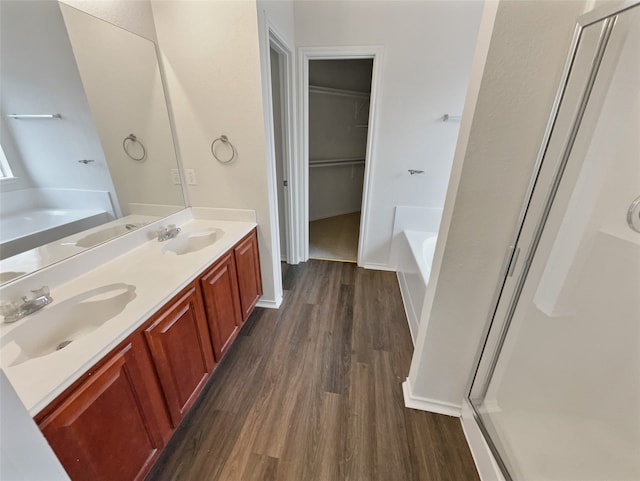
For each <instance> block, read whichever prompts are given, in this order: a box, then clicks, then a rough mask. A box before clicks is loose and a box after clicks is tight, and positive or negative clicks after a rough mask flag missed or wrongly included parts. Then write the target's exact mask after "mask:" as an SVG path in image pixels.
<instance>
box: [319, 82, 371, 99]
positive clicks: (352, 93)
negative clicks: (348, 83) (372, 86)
mask: <svg viewBox="0 0 640 481" xmlns="http://www.w3.org/2000/svg"><path fill="white" fill-rule="evenodd" d="M309 93H315V94H325V95H337V96H341V97H356V98H360V99H369V96H370V94H369V92H358V91H357V90H345V89H334V88H331V87H320V86H319V85H309Z"/></svg>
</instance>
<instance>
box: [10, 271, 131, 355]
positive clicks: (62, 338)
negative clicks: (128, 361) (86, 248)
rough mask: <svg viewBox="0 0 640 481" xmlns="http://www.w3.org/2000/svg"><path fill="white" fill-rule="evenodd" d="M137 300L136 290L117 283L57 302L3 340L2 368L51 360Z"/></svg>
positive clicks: (23, 321)
mask: <svg viewBox="0 0 640 481" xmlns="http://www.w3.org/2000/svg"><path fill="white" fill-rule="evenodd" d="M135 298H136V288H135V286H132V285H129V284H124V283H115V284H109V285H105V286H102V287H98V288H96V289H91V290H89V291H86V292H83V293H82V294H78V295H77V296H74V297H72V298H70V299H67V300H66V301H63V302H61V303H59V304H56V303H55V302H54V303H53V304H51V305H49V306H47V307H45V308H44V309H42V310H41V311H39V312H36V313H35V314H32V315H30V316H28V317H25V318H24V319H21V320H20V321H18V322H19V323H21V325H20V326H18V327H16V328H15V329H14V330H12V331H11V332H9V333H7V335H6V336H3V337H2V338H1V339H0V364H1V365H2V366H6V367H13V366H17V365H19V364H22V363H24V362H26V361H29V360H31V359H35V358H39V357H43V356H47V355H49V354H52V353H54V352H56V351H59V350H61V349H64V348H65V347H67V346H68V345H69V344H71V343H73V342H75V341H78V340H79V339H81V338H82V337H84V336H86V335H87V334H90V333H91V332H93V331H95V330H96V329H98V328H99V327H100V326H102V325H103V324H104V323H105V322H107V321H108V320H110V319H113V318H114V317H115V316H117V315H118V314H120V313H121V312H122V311H123V310H124V308H125V307H126V306H127V304H129V302H131V301H132V300H133V299H135Z"/></svg>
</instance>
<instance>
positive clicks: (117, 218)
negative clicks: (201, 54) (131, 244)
mask: <svg viewBox="0 0 640 481" xmlns="http://www.w3.org/2000/svg"><path fill="white" fill-rule="evenodd" d="M0 9H1V10H2V11H1V12H0V14H1V15H0V19H1V22H2V24H1V26H0V27H1V28H0V35H1V38H0V48H1V49H2V50H1V52H0V54H1V56H0V62H1V65H0V74H1V75H2V79H1V99H0V106H1V112H0V145H1V146H2V149H3V151H4V154H5V155H6V160H7V162H6V167H3V169H2V171H3V173H4V172H5V170H6V171H7V172H9V174H7V175H3V176H2V178H0V283H3V282H7V281H9V280H12V279H15V278H16V277H19V276H21V275H23V274H25V273H30V272H33V271H34V270H37V269H40V268H42V267H45V266H47V265H49V264H51V263H54V262H57V261H60V260H62V259H65V258H67V257H69V256H71V255H74V254H77V253H79V252H81V251H83V250H84V249H86V248H90V247H93V246H95V245H98V244H100V243H102V242H104V241H107V240H109V239H111V238H113V237H115V236H119V235H122V234H126V233H127V232H131V231H132V230H135V229H137V228H140V227H141V226H144V225H146V224H148V223H151V222H154V221H157V220H159V219H161V218H162V217H165V216H167V215H169V214H172V213H174V212H177V211H178V210H180V209H183V208H184V206H185V201H184V198H183V192H182V187H181V185H179V184H177V185H176V184H174V183H173V182H172V176H171V171H172V169H173V170H175V169H178V165H177V161H176V155H175V149H174V145H173V142H172V133H171V128H170V124H169V118H168V112H167V106H166V101H165V97H164V90H163V86H162V80H161V77H160V70H159V66H158V61H157V56H156V50H155V45H154V44H153V43H152V42H151V41H149V40H147V39H145V38H143V37H140V36H138V35H135V34H133V33H131V32H129V31H127V30H124V29H121V28H119V27H117V26H115V25H112V24H110V23H108V22H105V21H103V20H100V19H98V18H95V17H92V16H90V15H88V14H86V13H85V12H82V11H80V10H77V9H75V8H73V7H70V6H68V5H64V4H59V3H58V2H57V1H54V0H42V1H29V2H25V1H20V0H17V1H12V0H3V1H2V2H0ZM134 139H135V140H134Z"/></svg>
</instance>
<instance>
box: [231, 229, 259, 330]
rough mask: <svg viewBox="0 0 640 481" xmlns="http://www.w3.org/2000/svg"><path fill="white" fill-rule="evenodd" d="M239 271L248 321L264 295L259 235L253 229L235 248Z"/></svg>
mask: <svg viewBox="0 0 640 481" xmlns="http://www.w3.org/2000/svg"><path fill="white" fill-rule="evenodd" d="M233 254H234V257H235V261H236V269H237V271H238V287H239V291H240V306H241V309H242V321H243V322H244V321H246V320H247V319H248V318H249V315H250V314H251V312H252V311H253V308H254V307H255V306H256V303H257V302H258V299H260V296H261V295H262V277H261V276H260V258H259V256H258V235H257V232H256V229H253V230H252V231H251V232H250V233H249V234H248V235H247V236H246V237H245V238H244V239H242V240H241V241H240V242H238V244H237V245H236V246H235V247H234V248H233Z"/></svg>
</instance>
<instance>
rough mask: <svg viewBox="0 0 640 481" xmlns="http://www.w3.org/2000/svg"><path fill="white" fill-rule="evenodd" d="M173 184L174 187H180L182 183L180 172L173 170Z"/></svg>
mask: <svg viewBox="0 0 640 481" xmlns="http://www.w3.org/2000/svg"><path fill="white" fill-rule="evenodd" d="M171 182H173V185H180V184H181V183H182V182H180V173H179V172H178V169H171Z"/></svg>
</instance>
